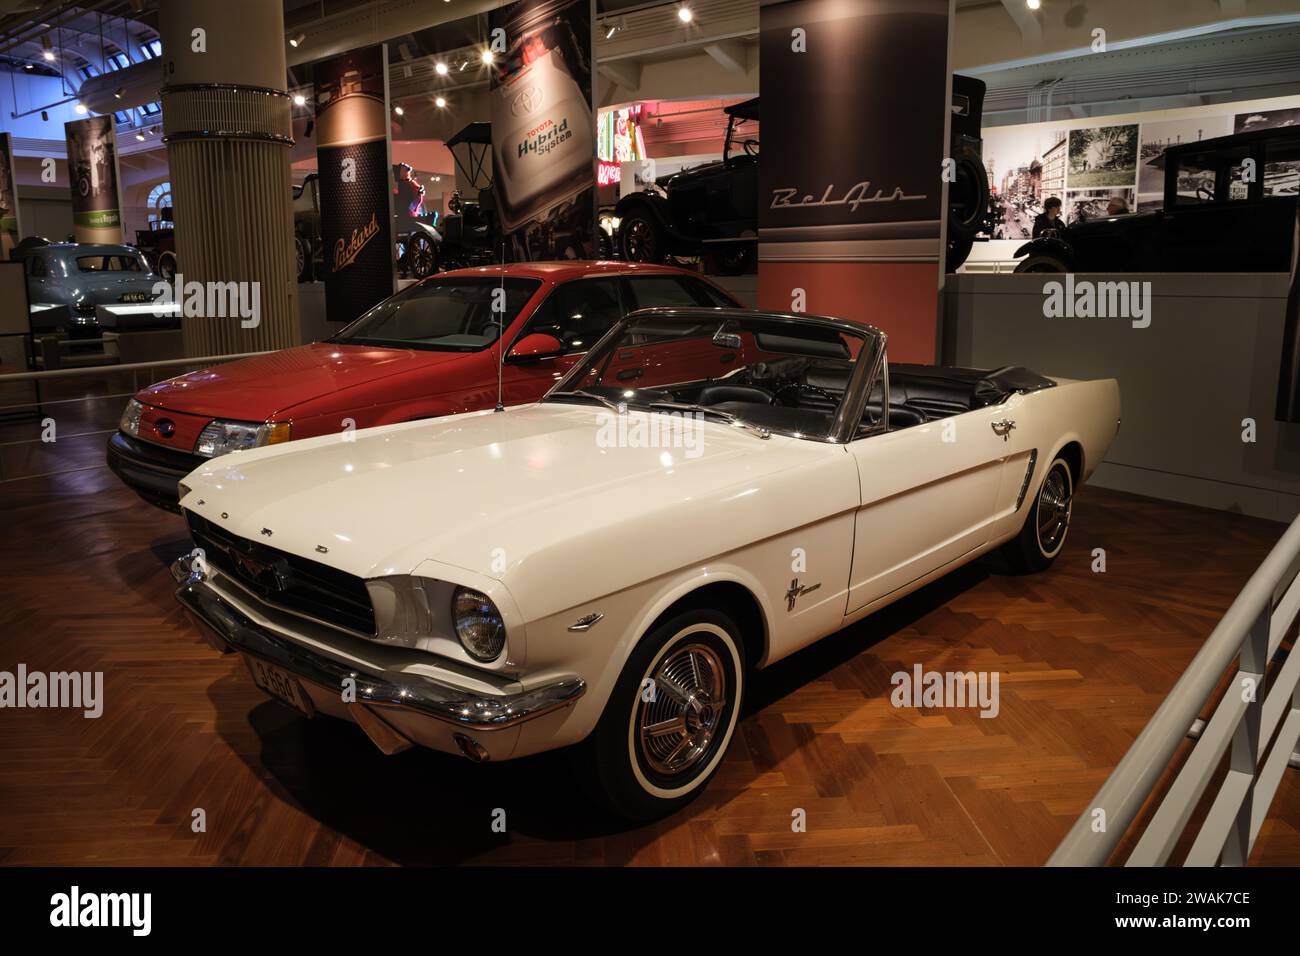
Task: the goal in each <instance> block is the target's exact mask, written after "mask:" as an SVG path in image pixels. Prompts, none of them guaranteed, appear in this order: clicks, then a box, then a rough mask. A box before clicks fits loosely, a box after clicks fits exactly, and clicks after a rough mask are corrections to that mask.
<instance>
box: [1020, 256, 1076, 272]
mask: <svg viewBox="0 0 1300 956" xmlns="http://www.w3.org/2000/svg"><path fill="white" fill-rule="evenodd" d="M1069 271H1070V267H1069V266H1067V265H1066V264H1065V261H1064V260H1063V259H1061V258H1060V257H1059V256H1053V255H1050V254H1048V253H1044V252H1034V253H1030V254H1029V255H1027V256H1025V258H1024V259H1022V260H1021V261H1020V262H1019V263H1018V264H1017V265H1016V272H1056V273H1061V272H1069Z"/></svg>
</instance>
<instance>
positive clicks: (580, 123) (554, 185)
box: [489, 0, 596, 261]
mask: <svg viewBox="0 0 1300 956" xmlns="http://www.w3.org/2000/svg"><path fill="white" fill-rule="evenodd" d="M594 6H595V4H594V2H593V0H520V2H518V3H513V4H510V5H509V6H506V7H501V8H499V9H497V10H493V11H492V13H491V15H490V17H491V22H490V31H489V37H490V42H489V49H491V50H492V51H493V55H494V57H495V61H494V66H493V75H492V105H491V120H492V144H493V149H492V156H493V172H494V176H493V185H492V189H493V194H494V198H495V199H496V201H497V209H498V212H499V215H500V218H501V229H502V233H503V236H504V241H505V246H506V248H505V257H506V259H507V260H515V261H518V260H539V259H593V258H595V257H596V139H595V132H596V120H595V111H594V109H593V106H592V48H593V42H592V28H593V23H594V16H593V10H594Z"/></svg>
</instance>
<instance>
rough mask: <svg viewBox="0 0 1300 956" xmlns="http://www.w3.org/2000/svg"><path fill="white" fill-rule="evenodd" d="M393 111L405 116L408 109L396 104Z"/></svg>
mask: <svg viewBox="0 0 1300 956" xmlns="http://www.w3.org/2000/svg"><path fill="white" fill-rule="evenodd" d="M393 112H394V113H396V114H397V115H398V116H405V115H406V110H404V109H402V108H401V107H400V106H394V107H393Z"/></svg>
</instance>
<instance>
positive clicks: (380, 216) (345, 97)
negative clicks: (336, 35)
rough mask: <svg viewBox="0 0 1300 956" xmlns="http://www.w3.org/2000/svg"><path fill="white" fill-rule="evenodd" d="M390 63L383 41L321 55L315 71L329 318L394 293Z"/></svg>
mask: <svg viewBox="0 0 1300 956" xmlns="http://www.w3.org/2000/svg"><path fill="white" fill-rule="evenodd" d="M387 67H388V56H387V50H386V49H385V48H384V47H383V46H382V45H378V46H368V47H362V48H361V49H359V50H352V51H351V52H349V53H344V54H342V55H341V56H337V57H334V58H332V59H329V60H324V61H322V62H320V63H318V64H316V65H315V67H314V69H313V71H312V79H313V82H314V84H315V88H316V164H317V168H318V172H319V175H320V208H321V221H320V231H321V240H322V242H323V244H324V253H325V268H326V270H327V271H326V277H325V309H326V312H325V315H326V318H327V319H328V320H329V321H331V322H350V321H352V320H353V319H355V318H356V317H357V316H359V315H360V314H361V313H362V312H364V311H366V310H367V309H369V308H370V307H371V306H372V305H374V304H375V303H377V302H379V301H381V300H382V299H386V298H388V296H390V295H392V294H393V254H392V245H393V243H392V222H393V218H392V211H391V209H390V196H391V193H390V191H389V182H388V180H389V175H390V172H391V168H390V166H389V159H388V156H389V143H388V138H389V136H388V134H389V127H388V106H387V99H388V96H387V82H388V81H387V74H388V69H387Z"/></svg>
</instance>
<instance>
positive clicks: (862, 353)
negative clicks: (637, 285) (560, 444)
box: [544, 309, 883, 441]
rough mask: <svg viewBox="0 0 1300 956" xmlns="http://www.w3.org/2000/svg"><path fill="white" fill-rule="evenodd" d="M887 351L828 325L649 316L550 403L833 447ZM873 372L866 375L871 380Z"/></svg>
mask: <svg viewBox="0 0 1300 956" xmlns="http://www.w3.org/2000/svg"><path fill="white" fill-rule="evenodd" d="M882 344H883V339H882V337H881V336H880V333H878V332H876V331H875V330H874V329H870V328H868V327H866V326H863V327H862V331H861V332H858V331H857V330H855V329H847V328H844V326H843V324H842V323H841V324H839V325H838V326H831V325H829V324H828V323H827V322H826V320H801V319H799V318H797V317H793V316H788V317H787V316H764V315H763V314H761V313H743V312H740V311H739V310H731V309H718V310H703V309H682V310H676V309H651V310H644V311H641V312H637V313H634V314H633V315H631V316H629V317H628V318H627V319H626V320H624V321H623V322H622V323H620V324H619V326H617V327H616V328H615V330H614V331H613V332H612V333H611V334H610V335H609V336H608V337H607V338H605V339H602V340H601V343H600V345H599V346H598V347H597V348H595V349H593V350H592V351H591V352H589V353H588V354H587V356H586V357H585V358H584V359H583V361H582V362H580V363H579V364H578V365H576V366H575V367H574V368H573V370H572V371H571V372H570V373H569V374H568V375H566V376H565V377H564V379H563V380H562V381H560V382H559V383H557V384H556V386H555V388H553V389H552V390H551V391H550V392H549V393H548V394H547V396H546V398H545V399H544V400H545V401H547V402H584V403H602V404H605V405H607V406H608V405H612V406H614V407H617V406H619V405H620V404H624V405H626V406H627V407H628V408H644V409H648V410H651V411H672V410H674V409H676V410H685V409H690V410H694V411H698V412H701V413H704V414H706V415H707V414H708V413H710V412H714V413H717V417H718V418H720V419H724V420H729V421H731V422H732V423H733V424H743V425H747V426H752V427H753V428H756V429H763V430H767V431H771V432H777V433H780V434H785V435H793V436H795V437H798V438H810V439H815V440H821V441H825V440H828V439H831V438H835V437H836V435H835V432H836V423H837V415H838V413H839V411H840V406H841V404H842V403H843V402H844V400H845V394H846V390H847V389H848V385H849V382H850V380H851V379H853V376H854V372H855V371H857V369H858V364H859V362H862V361H865V362H866V363H868V365H872V364H874V360H875V356H876V355H877V353H878V351H879V350H880V348H881V347H882ZM870 371H871V368H870V367H868V368H866V369H863V370H862V372H861V374H862V377H863V379H865V376H866V375H867V374H868V373H870ZM853 380H854V381H857V379H853ZM879 414H880V407H879V401H878V399H877V402H876V404H875V406H874V407H873V406H872V404H871V403H870V402H868V403H867V409H866V413H865V415H864V416H863V419H862V422H861V425H862V426H863V427H871V426H873V425H874V424H876V423H877V422H878V420H879ZM855 427H856V423H855Z"/></svg>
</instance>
